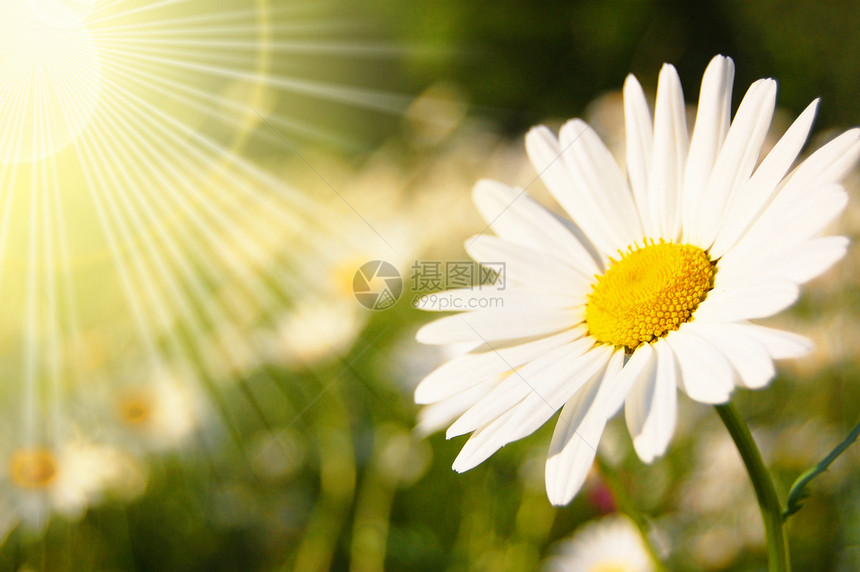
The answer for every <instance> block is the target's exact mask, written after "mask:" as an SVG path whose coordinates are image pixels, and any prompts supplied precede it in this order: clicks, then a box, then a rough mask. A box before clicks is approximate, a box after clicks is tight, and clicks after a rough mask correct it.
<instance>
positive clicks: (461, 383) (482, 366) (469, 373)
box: [415, 328, 585, 413]
mask: <svg viewBox="0 0 860 572" xmlns="http://www.w3.org/2000/svg"><path fill="white" fill-rule="evenodd" d="M584 332H585V328H574V329H571V330H567V331H564V332H562V333H560V334H556V335H554V336H549V337H546V338H540V339H537V340H534V341H532V342H528V343H525V344H519V345H515V346H510V347H503V348H498V349H490V350H487V351H484V352H481V353H469V354H466V355H462V356H457V357H455V358H454V359H452V360H451V361H448V362H446V363H444V364H442V365H441V366H439V367H438V368H436V369H435V370H433V371H432V372H430V374H428V375H427V377H425V378H424V379H423V380H421V382H420V383H419V384H418V386H417V387H416V388H415V403H419V404H420V403H433V402H434V401H441V400H443V399H447V398H449V397H451V396H453V395H455V394H457V393H459V392H461V391H463V390H465V389H468V388H469V387H471V386H473V385H477V384H479V383H483V382H484V381H485V380H487V379H498V377H499V376H501V375H502V374H505V373H507V372H509V371H511V370H512V369H515V368H518V367H521V366H523V365H525V364H526V363H529V362H530V361H532V360H534V359H537V358H539V357H540V356H542V355H544V354H546V353H549V352H551V351H553V350H555V349H556V348H559V347H561V346H563V345H565V344H568V343H570V342H572V341H574V340H576V339H579V338H580V337H582V335H583V333H584ZM461 413H462V412H461Z"/></svg>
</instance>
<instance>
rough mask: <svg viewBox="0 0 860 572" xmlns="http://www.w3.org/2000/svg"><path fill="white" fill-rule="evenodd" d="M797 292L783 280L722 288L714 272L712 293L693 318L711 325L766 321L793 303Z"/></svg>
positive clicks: (769, 279)
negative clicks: (754, 320) (755, 320)
mask: <svg viewBox="0 0 860 572" xmlns="http://www.w3.org/2000/svg"><path fill="white" fill-rule="evenodd" d="M799 295H800V291H799V290H798V288H797V286H796V285H795V284H794V283H792V282H790V281H788V280H785V279H775V278H768V279H761V280H758V281H750V282H748V283H743V284H738V283H734V282H732V283H731V284H730V286H723V285H722V282H721V278H720V273H719V272H717V277H716V280H715V285H714V289H713V290H711V291H710V292H708V297H707V298H706V299H705V301H704V302H702V303H701V304H700V305H699V307H698V308H696V311H695V312H694V314H693V317H694V318H696V319H703V320H708V321H711V322H738V321H741V320H752V319H755V318H766V317H768V316H772V315H774V314H776V313H777V312H780V311H782V310H784V309H785V308H787V307H788V306H790V305H791V304H793V303H794V301H795V300H797V297H798V296H799Z"/></svg>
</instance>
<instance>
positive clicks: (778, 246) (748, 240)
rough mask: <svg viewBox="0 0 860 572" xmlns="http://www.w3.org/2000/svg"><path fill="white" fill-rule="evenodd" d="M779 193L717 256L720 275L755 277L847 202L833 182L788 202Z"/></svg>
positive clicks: (814, 232) (816, 230)
mask: <svg viewBox="0 0 860 572" xmlns="http://www.w3.org/2000/svg"><path fill="white" fill-rule="evenodd" d="M781 199H784V196H781V197H778V198H777V199H776V200H775V201H774V202H773V203H771V205H770V206H769V207H768V209H767V210H766V211H765V212H764V213H763V214H762V215H761V216H760V217H759V218H758V220H756V221H755V223H753V225H752V227H751V228H750V229H749V231H748V232H747V234H746V235H744V237H743V238H741V240H740V241H738V243H737V244H736V245H735V247H734V248H732V249H731V250H730V251H728V252H727V253H726V254H725V256H723V258H722V259H721V260H720V263H719V268H720V271H719V272H720V273H722V274H723V278H724V280H725V279H728V278H729V277H731V279H732V283H734V281H735V279H736V278H737V277H741V278H743V277H748V278H751V279H755V277H756V276H757V275H760V274H761V273H762V272H763V270H764V269H765V268H766V267H767V266H768V264H769V262H770V261H772V260H776V259H779V258H780V257H781V256H782V255H790V253H791V251H792V250H794V249H795V248H796V247H797V246H798V245H800V244H801V243H803V242H805V241H807V240H809V239H810V238H813V237H814V236H817V235H818V234H819V233H821V231H822V230H824V229H825V228H826V227H827V225H828V224H830V223H831V222H832V221H833V219H834V218H836V216H838V215H839V213H841V212H842V211H843V210H844V209H845V206H846V205H847V204H848V195H847V194H846V193H845V191H844V189H842V187H841V186H839V185H836V184H831V185H827V186H825V187H821V188H817V189H811V190H809V192H807V193H806V194H805V195H804V196H801V197H797V198H796V199H795V200H793V201H791V202H789V201H787V200H781Z"/></svg>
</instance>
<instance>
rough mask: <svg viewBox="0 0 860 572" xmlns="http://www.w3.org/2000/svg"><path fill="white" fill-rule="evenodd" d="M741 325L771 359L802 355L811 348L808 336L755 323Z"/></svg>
mask: <svg viewBox="0 0 860 572" xmlns="http://www.w3.org/2000/svg"><path fill="white" fill-rule="evenodd" d="M743 327H744V331H745V333H746V334H747V335H749V336H751V337H752V338H754V339H755V340H757V341H758V342H759V343H761V344H762V345H763V346H764V347H765V349H767V351H768V353H769V354H770V357H772V358H773V359H788V358H798V357H803V356H805V355H806V354H808V353H809V352H811V351H812V348H813V344H812V341H811V340H809V338H805V337H803V336H799V335H797V334H793V333H791V332H785V331H783V330H775V329H773V328H767V327H765V326H759V325H757V324H743Z"/></svg>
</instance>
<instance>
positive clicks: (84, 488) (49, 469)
mask: <svg viewBox="0 0 860 572" xmlns="http://www.w3.org/2000/svg"><path fill="white" fill-rule="evenodd" d="M3 463H4V464H5V466H4V467H3V468H4V470H3V471H2V473H0V512H2V513H3V515H4V517H3V519H2V520H3V524H4V525H6V526H8V527H11V526H14V525H15V524H18V523H21V524H23V525H24V526H25V527H26V528H27V529H28V530H30V531H32V532H35V533H40V532H41V531H42V530H44V528H45V526H46V525H47V523H48V521H49V520H50V517H51V515H53V514H59V515H62V516H65V517H67V518H70V519H72V520H77V519H79V518H81V517H82V516H83V514H84V512H85V510H86V509H87V507H89V506H90V505H92V504H94V503H97V502H100V501H101V500H102V497H103V495H104V494H105V493H106V492H107V491H108V490H111V489H113V488H117V487H119V488H123V487H124V486H125V485H126V483H124V482H123V481H124V480H126V479H128V478H129V477H130V476H134V475H136V474H137V473H138V472H139V471H138V470H137V468H136V464H135V461H134V460H133V459H132V458H131V457H129V456H128V455H126V454H124V453H122V452H120V451H119V450H117V449H115V448H113V447H110V446H107V445H103V444H98V443H93V442H90V441H88V440H86V439H82V438H79V437H73V438H69V439H66V440H64V441H63V442H62V443H60V444H58V445H57V446H48V445H31V446H19V447H16V448H14V449H11V450H9V451H8V452H7V454H6V455H5V458H4V459H3ZM121 485H122V486H121Z"/></svg>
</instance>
